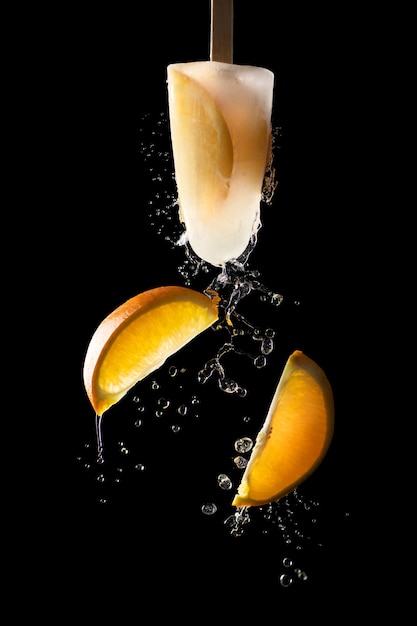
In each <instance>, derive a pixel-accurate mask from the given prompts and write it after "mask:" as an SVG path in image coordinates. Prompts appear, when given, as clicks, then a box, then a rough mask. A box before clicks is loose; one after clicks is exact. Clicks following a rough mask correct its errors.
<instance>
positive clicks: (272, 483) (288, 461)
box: [232, 350, 334, 506]
mask: <svg viewBox="0 0 417 626" xmlns="http://www.w3.org/2000/svg"><path fill="white" fill-rule="evenodd" d="M333 429H334V401H333V393H332V389H331V386H330V383H329V381H328V379H327V377H326V375H325V374H324V372H323V370H322V369H321V368H320V367H319V366H318V365H317V364H316V363H315V362H314V361H312V360H311V359H310V358H309V357H307V356H306V355H304V354H303V353H302V352H301V351H299V350H296V351H295V352H294V353H293V354H292V355H291V356H290V357H289V359H288V361H287V363H286V366H285V368H284V371H283V373H282V376H281V379H280V381H279V384H278V386H277V389H276V392H275V394H274V397H273V400H272V403H271V406H270V409H269V412H268V415H267V417H266V419H265V422H264V424H263V426H262V429H261V430H260V431H259V433H258V436H257V438H256V443H255V446H254V448H253V450H252V454H251V457H250V459H249V463H248V465H247V466H246V469H245V471H244V474H243V476H242V479H241V483H240V485H239V488H238V492H237V495H236V496H235V498H234V500H233V503H232V504H233V505H234V506H261V505H263V504H267V503H269V502H273V501H274V500H277V499H279V498H281V497H283V496H284V495H287V494H288V493H290V492H291V491H293V490H294V489H295V488H296V487H297V485H299V484H300V483H301V482H303V481H304V480H305V479H306V478H307V477H308V476H310V475H311V473H312V472H313V471H314V470H315V469H316V468H317V466H318V465H319V463H320V462H321V460H322V459H323V457H324V455H325V454H326V452H327V450H328V447H329V445H330V441H331V438H332V435H333Z"/></svg>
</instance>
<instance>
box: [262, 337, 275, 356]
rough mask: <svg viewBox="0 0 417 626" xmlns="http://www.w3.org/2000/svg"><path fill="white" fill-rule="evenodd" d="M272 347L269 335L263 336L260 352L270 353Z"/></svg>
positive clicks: (272, 343)
mask: <svg viewBox="0 0 417 626" xmlns="http://www.w3.org/2000/svg"><path fill="white" fill-rule="evenodd" d="M273 349H274V342H273V341H272V339H270V338H269V337H264V338H263V339H262V343H261V352H262V354H271V352H272V351H273Z"/></svg>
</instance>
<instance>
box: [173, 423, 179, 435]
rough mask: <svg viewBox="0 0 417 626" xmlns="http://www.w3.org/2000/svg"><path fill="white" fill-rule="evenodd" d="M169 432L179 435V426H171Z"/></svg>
mask: <svg viewBox="0 0 417 626" xmlns="http://www.w3.org/2000/svg"><path fill="white" fill-rule="evenodd" d="M171 430H172V432H173V433H179V432H180V430H181V426H179V424H172V426H171Z"/></svg>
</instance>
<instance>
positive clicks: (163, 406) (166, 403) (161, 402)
mask: <svg viewBox="0 0 417 626" xmlns="http://www.w3.org/2000/svg"><path fill="white" fill-rule="evenodd" d="M157 405H158V406H159V407H160V408H161V409H164V410H165V409H167V408H168V407H169V405H170V401H169V400H167V398H158V400H157Z"/></svg>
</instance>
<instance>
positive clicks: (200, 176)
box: [167, 61, 274, 266]
mask: <svg viewBox="0 0 417 626" xmlns="http://www.w3.org/2000/svg"><path fill="white" fill-rule="evenodd" d="M167 79H168V105H169V119H170V132H171V142H172V151H173V158H174V167H175V178H176V183H177V190H178V202H179V207H180V217H181V220H182V221H183V222H184V224H185V229H186V236H187V238H188V241H189V244H190V246H191V248H192V249H193V251H194V252H195V253H196V254H197V255H198V256H199V257H200V258H201V259H203V260H205V261H207V262H208V263H210V264H212V265H214V266H223V265H224V264H225V263H226V262H228V261H231V260H233V259H236V258H238V257H239V256H240V255H241V254H242V253H243V252H244V251H245V249H246V248H247V246H248V244H249V242H250V240H251V237H252V235H254V234H255V233H256V231H257V230H258V228H259V224H260V202H261V197H262V186H263V180H264V175H265V169H266V166H267V164H268V158H269V150H270V141H271V114H272V104H273V89H274V75H273V73H272V72H271V71H270V70H268V69H266V68H262V67H256V66H245V65H235V64H229V63H221V62H217V61H196V62H190V63H176V64H172V65H169V66H168V68H167Z"/></svg>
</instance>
